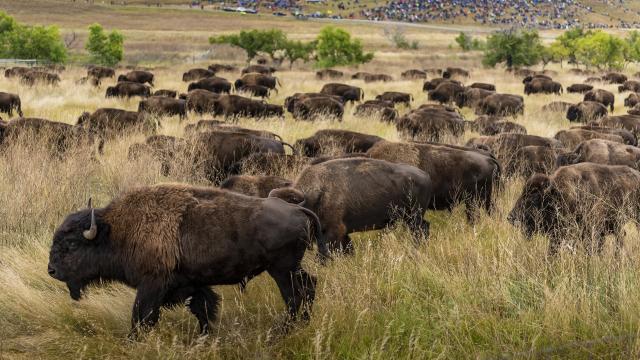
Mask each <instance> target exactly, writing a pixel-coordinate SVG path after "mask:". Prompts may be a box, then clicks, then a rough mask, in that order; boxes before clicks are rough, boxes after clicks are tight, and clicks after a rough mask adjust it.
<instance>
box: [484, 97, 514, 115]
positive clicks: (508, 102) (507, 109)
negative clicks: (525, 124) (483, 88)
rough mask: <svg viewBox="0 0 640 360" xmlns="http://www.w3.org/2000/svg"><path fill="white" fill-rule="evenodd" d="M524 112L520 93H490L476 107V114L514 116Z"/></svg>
mask: <svg viewBox="0 0 640 360" xmlns="http://www.w3.org/2000/svg"><path fill="white" fill-rule="evenodd" d="M523 113H524V99H523V98H522V96H520V95H511V94H492V95H489V96H487V97H485V98H484V99H482V100H481V101H480V103H478V106H477V107H476V114H478V115H500V116H508V115H511V116H516V115H518V114H523Z"/></svg>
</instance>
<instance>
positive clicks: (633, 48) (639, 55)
mask: <svg viewBox="0 0 640 360" xmlns="http://www.w3.org/2000/svg"><path fill="white" fill-rule="evenodd" d="M625 41H626V42H627V46H628V49H629V51H628V53H627V59H626V60H627V61H633V62H639V61H640V32H638V31H637V30H633V31H631V32H630V33H629V35H628V36H627V37H626V39H625Z"/></svg>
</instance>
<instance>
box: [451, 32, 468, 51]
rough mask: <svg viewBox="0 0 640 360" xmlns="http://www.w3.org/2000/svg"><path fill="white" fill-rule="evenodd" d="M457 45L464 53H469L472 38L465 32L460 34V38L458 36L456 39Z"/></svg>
mask: <svg viewBox="0 0 640 360" xmlns="http://www.w3.org/2000/svg"><path fill="white" fill-rule="evenodd" d="M455 41H456V43H458V46H460V49H462V50H463V51H469V50H471V46H472V43H471V41H472V40H471V36H469V35H467V33H465V32H462V31H461V32H460V34H458V36H456V38H455Z"/></svg>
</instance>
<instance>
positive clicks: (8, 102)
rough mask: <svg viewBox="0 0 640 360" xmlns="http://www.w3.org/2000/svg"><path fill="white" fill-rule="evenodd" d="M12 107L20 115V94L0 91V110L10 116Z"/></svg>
mask: <svg viewBox="0 0 640 360" xmlns="http://www.w3.org/2000/svg"><path fill="white" fill-rule="evenodd" d="M14 109H15V110H16V111H17V112H18V116H20V117H22V115H23V114H22V105H21V102H20V96H18V95H16V94H11V93H6V92H1V91H0V112H3V113H6V114H7V115H9V117H11V116H13V110H14Z"/></svg>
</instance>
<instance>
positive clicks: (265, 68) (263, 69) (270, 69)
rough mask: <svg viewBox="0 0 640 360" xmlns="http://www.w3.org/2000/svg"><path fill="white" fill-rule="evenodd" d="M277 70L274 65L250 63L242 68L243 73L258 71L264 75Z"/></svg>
mask: <svg viewBox="0 0 640 360" xmlns="http://www.w3.org/2000/svg"><path fill="white" fill-rule="evenodd" d="M274 72H276V68H274V67H272V66H264V65H250V66H247V67H246V68H244V69H242V74H243V75H244V74H250V73H258V74H264V75H271V74H273V73H274Z"/></svg>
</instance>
